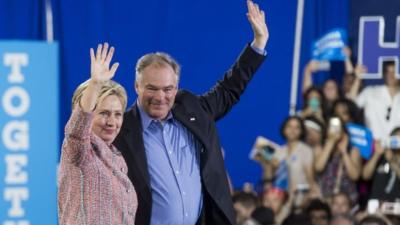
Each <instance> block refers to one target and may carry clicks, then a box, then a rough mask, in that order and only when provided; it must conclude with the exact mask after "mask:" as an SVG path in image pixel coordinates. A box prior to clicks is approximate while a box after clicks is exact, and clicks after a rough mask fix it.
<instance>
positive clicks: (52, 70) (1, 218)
mask: <svg viewBox="0 0 400 225" xmlns="http://www.w3.org/2000/svg"><path fill="white" fill-rule="evenodd" d="M58 93H59V91H58V45H57V44H47V43H44V42H34V41H0V94H1V104H2V107H1V108H2V110H0V129H1V143H0V158H1V161H2V162H1V163H0V192H1V198H0V199H1V200H0V201H1V203H0V224H2V225H13V224H20V225H22V224H23V225H29V224H40V225H47V224H52V225H53V224H57V194H56V193H57V192H56V191H57V187H56V171H57V161H58V159H57V158H58V151H59V146H58V132H59V129H58V121H59V118H58V115H59V112H58V99H59V97H58V96H59V94H58Z"/></svg>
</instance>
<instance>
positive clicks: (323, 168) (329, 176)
mask: <svg viewBox="0 0 400 225" xmlns="http://www.w3.org/2000/svg"><path fill="white" fill-rule="evenodd" d="M326 137H327V138H326V140H325V143H324V146H323V148H322V149H316V150H315V152H314V153H315V161H314V168H315V171H316V172H317V181H318V184H319V186H320V188H321V193H322V195H323V196H327V197H328V198H330V197H332V196H333V195H334V194H337V193H339V192H345V193H346V194H348V195H349V197H350V199H351V200H352V202H355V201H356V200H357V197H358V193H357V186H356V181H357V180H358V179H359V177H360V174H361V155H360V152H359V151H358V149H357V148H355V147H351V145H350V143H349V135H348V134H347V131H346V128H345V126H344V124H343V122H342V121H341V120H340V119H339V118H338V117H331V118H330V119H329V123H328V127H327V135H326Z"/></svg>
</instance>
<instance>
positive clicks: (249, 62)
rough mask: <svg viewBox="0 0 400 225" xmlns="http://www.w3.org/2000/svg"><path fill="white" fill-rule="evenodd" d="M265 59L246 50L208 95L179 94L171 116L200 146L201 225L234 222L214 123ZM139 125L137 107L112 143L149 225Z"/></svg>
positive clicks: (140, 219)
mask: <svg viewBox="0 0 400 225" xmlns="http://www.w3.org/2000/svg"><path fill="white" fill-rule="evenodd" d="M264 58H265V56H263V55H260V54H258V53H256V52H255V51H254V50H253V49H252V48H251V47H250V46H247V47H246V48H245V49H244V50H243V52H242V53H241V55H240V56H239V58H238V59H237V60H236V62H235V64H234V65H233V66H232V67H231V68H230V70H228V71H227V72H226V73H225V75H224V78H223V79H222V80H220V81H218V82H217V84H216V85H215V86H214V87H213V88H212V89H211V90H210V91H209V92H207V93H205V94H204V95H201V96H196V95H194V94H192V93H190V92H188V91H184V90H180V91H178V93H177V95H176V98H175V103H174V106H173V108H172V114H173V116H174V118H175V119H177V120H178V121H179V122H181V123H182V124H183V125H184V126H185V127H186V128H187V129H188V130H189V131H191V132H192V133H193V135H194V136H195V137H196V138H197V140H198V141H199V142H200V143H201V144H202V148H201V150H200V171H201V178H202V185H203V188H202V189H203V196H204V200H203V202H204V207H203V213H202V214H203V215H202V221H201V223H202V224H211V225H223V224H236V222H235V214H234V210H233V206H232V200H231V195H230V192H229V188H228V181H227V176H226V172H225V168H224V161H223V158H222V154H221V145H220V141H219V138H218V134H217V129H216V124H215V121H217V120H218V119H220V118H222V117H223V116H224V115H225V114H226V113H227V112H228V111H229V110H230V109H231V108H232V106H233V105H234V104H235V103H237V102H238V101H239V98H240V95H241V94H242V93H243V91H244V89H245V87H246V86H247V84H248V82H249V81H250V79H251V78H252V76H253V74H254V73H255V72H256V70H257V68H258V67H259V66H260V65H261V63H262V62H263V60H264ZM142 131H143V129H142V124H141V119H140V114H139V111H138V108H137V105H136V104H134V105H133V106H132V107H131V108H130V109H129V110H128V111H127V112H126V113H125V115H124V122H123V125H122V128H121V131H120V133H119V135H118V137H117V138H116V140H115V141H114V144H115V145H116V146H117V148H118V149H119V150H120V151H121V152H122V154H123V156H124V158H125V160H126V163H127V165H128V170H129V172H128V176H129V178H130V179H131V181H132V183H133V185H134V186H135V189H136V192H137V195H138V202H139V206H138V210H137V213H136V221H135V224H137V225H144V224H149V223H150V216H151V207H152V196H151V187H150V181H149V172H148V167H147V159H146V153H145V149H144V144H143V136H142Z"/></svg>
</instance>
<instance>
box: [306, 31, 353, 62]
mask: <svg viewBox="0 0 400 225" xmlns="http://www.w3.org/2000/svg"><path fill="white" fill-rule="evenodd" d="M346 43H347V32H346V31H345V30H344V29H339V28H337V29H332V30H330V31H329V32H328V33H326V34H325V35H323V36H322V37H321V38H320V39H318V40H316V41H314V42H313V44H312V49H311V54H312V56H311V58H312V59H314V60H318V61H344V60H345V59H346V56H345V55H344V53H343V51H342V49H343V47H345V46H346Z"/></svg>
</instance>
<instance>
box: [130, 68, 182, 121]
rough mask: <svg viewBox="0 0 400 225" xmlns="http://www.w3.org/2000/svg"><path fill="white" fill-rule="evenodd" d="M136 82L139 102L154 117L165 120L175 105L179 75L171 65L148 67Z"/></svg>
mask: <svg viewBox="0 0 400 225" xmlns="http://www.w3.org/2000/svg"><path fill="white" fill-rule="evenodd" d="M141 75H142V76H141V79H139V80H138V81H137V82H136V83H135V89H136V93H137V95H138V99H139V104H140V106H141V107H142V108H143V110H144V111H145V112H146V113H147V114H148V115H149V116H150V117H151V118H153V119H157V120H163V119H165V118H166V117H167V115H168V112H169V111H170V110H171V108H172V106H173V105H174V101H175V96H176V93H177V90H178V80H177V75H176V74H175V72H174V70H173V69H172V67H171V66H169V65H165V66H164V65H163V66H160V65H156V64H152V65H150V66H148V67H146V68H145V69H144V70H143V71H142V74H141Z"/></svg>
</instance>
